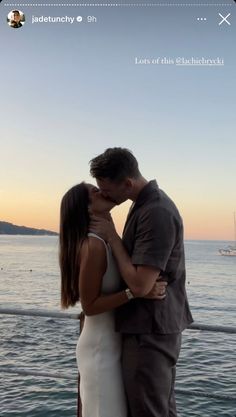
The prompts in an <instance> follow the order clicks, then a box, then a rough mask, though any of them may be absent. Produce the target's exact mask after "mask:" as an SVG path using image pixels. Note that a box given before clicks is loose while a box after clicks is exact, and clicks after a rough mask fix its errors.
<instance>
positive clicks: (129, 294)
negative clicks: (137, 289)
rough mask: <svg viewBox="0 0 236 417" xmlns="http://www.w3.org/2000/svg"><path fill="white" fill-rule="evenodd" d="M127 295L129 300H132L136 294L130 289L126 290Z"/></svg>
mask: <svg viewBox="0 0 236 417" xmlns="http://www.w3.org/2000/svg"><path fill="white" fill-rule="evenodd" d="M125 293H126V296H127V298H128V300H132V299H133V298H134V294H133V293H132V292H131V291H130V289H129V288H126V290H125Z"/></svg>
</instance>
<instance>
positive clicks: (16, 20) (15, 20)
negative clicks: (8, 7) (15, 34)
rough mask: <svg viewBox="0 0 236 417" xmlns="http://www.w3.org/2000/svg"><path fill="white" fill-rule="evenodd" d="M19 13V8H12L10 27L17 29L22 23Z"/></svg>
mask: <svg viewBox="0 0 236 417" xmlns="http://www.w3.org/2000/svg"><path fill="white" fill-rule="evenodd" d="M21 19H22V17H21V14H20V12H19V10H13V11H12V14H11V19H10V23H9V24H10V26H11V27H12V28H15V29H18V28H21V27H22V26H23V25H22V23H21Z"/></svg>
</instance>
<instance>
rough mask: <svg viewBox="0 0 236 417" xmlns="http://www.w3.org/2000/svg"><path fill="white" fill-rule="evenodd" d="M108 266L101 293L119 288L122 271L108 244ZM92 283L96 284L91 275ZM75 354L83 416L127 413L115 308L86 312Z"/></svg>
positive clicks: (120, 416) (119, 416) (123, 416)
mask: <svg viewBox="0 0 236 417" xmlns="http://www.w3.org/2000/svg"><path fill="white" fill-rule="evenodd" d="M89 236H94V237H96V238H98V239H100V240H102V241H103V243H104V245H105V248H106V256H107V270H106V272H105V274H104V276H103V281H102V293H103V294H109V293H114V292H116V291H119V284H120V275H119V272H118V269H117V266H116V263H115V260H114V258H113V256H112V252H111V249H110V247H109V245H107V244H106V243H105V241H104V240H103V239H101V238H100V237H99V236H97V235H95V234H94V233H89ZM91 285H93V282H92V277H91ZM76 358H77V364H78V369H79V373H80V397H81V402H82V416H83V417H127V407H126V398H125V393H124V386H123V381H122V374H121V363H120V358H121V336H120V334H119V333H116V332H115V330H114V311H109V312H106V313H102V314H97V315H95V316H89V317H88V316H86V317H85V322H84V327H83V331H82V333H81V335H80V337H79V340H78V343H77V349H76Z"/></svg>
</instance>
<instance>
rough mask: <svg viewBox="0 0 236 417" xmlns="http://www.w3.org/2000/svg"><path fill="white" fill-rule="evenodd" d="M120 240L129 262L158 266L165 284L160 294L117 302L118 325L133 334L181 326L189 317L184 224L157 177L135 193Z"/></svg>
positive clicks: (165, 331)
mask: <svg viewBox="0 0 236 417" xmlns="http://www.w3.org/2000/svg"><path fill="white" fill-rule="evenodd" d="M122 240H123V244H124V246H125V248H126V250H127V251H128V253H129V255H130V257H131V261H132V263H133V264H134V265H146V266H152V267H155V268H157V269H159V270H161V274H162V275H165V279H167V281H168V286H167V291H166V293H167V295H166V298H165V299H164V300H148V299H144V298H136V299H134V300H131V301H130V302H129V303H127V304H125V305H123V306H121V307H119V308H118V309H117V310H116V330H117V331H119V332H121V333H135V334H138V333H160V334H170V333H179V332H181V331H182V330H183V329H185V328H186V327H187V326H188V325H189V324H190V323H191V322H192V321H193V319H192V315H191V312H190V309H189V305H188V300H187V295H186V290H185V275H186V274H185V258H184V243H183V224H182V219H181V217H180V215H179V212H178V210H177V208H176V206H175V204H174V203H173V201H172V200H171V199H170V198H169V197H168V196H167V195H166V194H165V193H164V192H163V191H162V190H160V189H159V187H158V185H157V183H156V181H155V180H153V181H150V182H149V183H148V184H147V185H146V186H145V187H144V188H143V189H142V191H141V192H140V194H139V195H138V198H137V200H136V202H135V204H134V205H133V207H132V209H131V210H130V212H129V214H128V217H127V220H126V224H125V227H124V232H123V238H122ZM124 286H125V285H124Z"/></svg>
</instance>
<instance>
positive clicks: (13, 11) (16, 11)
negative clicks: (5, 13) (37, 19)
mask: <svg viewBox="0 0 236 417" xmlns="http://www.w3.org/2000/svg"><path fill="white" fill-rule="evenodd" d="M12 14H18V15H20V12H19V10H12Z"/></svg>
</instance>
